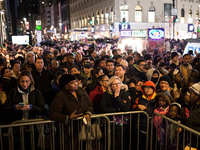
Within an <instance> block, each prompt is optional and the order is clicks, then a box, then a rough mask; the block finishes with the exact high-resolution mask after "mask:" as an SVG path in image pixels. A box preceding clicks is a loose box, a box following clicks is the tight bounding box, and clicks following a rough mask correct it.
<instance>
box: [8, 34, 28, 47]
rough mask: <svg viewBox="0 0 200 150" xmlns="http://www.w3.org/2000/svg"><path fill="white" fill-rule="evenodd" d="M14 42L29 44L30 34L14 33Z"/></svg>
mask: <svg viewBox="0 0 200 150" xmlns="http://www.w3.org/2000/svg"><path fill="white" fill-rule="evenodd" d="M11 39H12V44H17V45H28V44H29V42H30V41H29V35H12V38H11Z"/></svg>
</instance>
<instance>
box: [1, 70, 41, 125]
mask: <svg viewBox="0 0 200 150" xmlns="http://www.w3.org/2000/svg"><path fill="white" fill-rule="evenodd" d="M44 106H45V103H44V99H43V96H42V94H41V92H40V91H39V90H38V89H35V87H34V80H33V77H32V75H31V73H30V71H28V70H24V71H22V73H21V74H20V75H19V78H18V85H17V87H15V88H14V89H12V90H11V91H10V93H9V95H8V98H7V100H6V102H5V103H4V110H5V112H6V113H5V114H6V115H8V118H7V119H8V122H9V123H11V122H13V121H16V120H25V119H34V118H36V116H37V115H42V113H43V108H44Z"/></svg>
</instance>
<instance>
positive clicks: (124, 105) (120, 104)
mask: <svg viewBox="0 0 200 150" xmlns="http://www.w3.org/2000/svg"><path fill="white" fill-rule="evenodd" d="M100 108H101V112H102V113H115V112H125V111H128V110H130V108H131V97H130V95H129V92H125V90H122V89H121V90H120V94H119V96H118V97H116V98H115V97H114V95H111V94H109V93H108V91H106V92H104V94H103V97H102V100H101V103H100Z"/></svg>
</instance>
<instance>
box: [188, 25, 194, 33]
mask: <svg viewBox="0 0 200 150" xmlns="http://www.w3.org/2000/svg"><path fill="white" fill-rule="evenodd" d="M188 32H194V25H193V24H188Z"/></svg>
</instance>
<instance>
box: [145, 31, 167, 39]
mask: <svg viewBox="0 0 200 150" xmlns="http://www.w3.org/2000/svg"><path fill="white" fill-rule="evenodd" d="M148 37H149V38H150V39H162V38H164V37H165V30H164V29H162V28H161V29H149V30H148Z"/></svg>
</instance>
